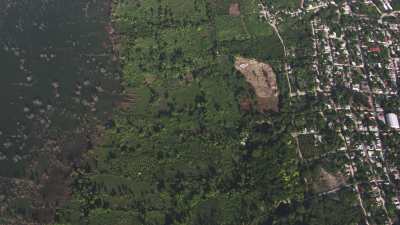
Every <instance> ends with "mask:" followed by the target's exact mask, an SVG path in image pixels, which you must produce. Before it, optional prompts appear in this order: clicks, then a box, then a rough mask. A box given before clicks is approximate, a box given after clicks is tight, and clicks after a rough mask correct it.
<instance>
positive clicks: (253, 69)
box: [235, 57, 279, 112]
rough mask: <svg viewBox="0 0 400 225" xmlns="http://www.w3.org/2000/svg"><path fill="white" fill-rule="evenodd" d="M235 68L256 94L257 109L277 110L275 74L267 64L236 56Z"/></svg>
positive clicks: (277, 93)
mask: <svg viewBox="0 0 400 225" xmlns="http://www.w3.org/2000/svg"><path fill="white" fill-rule="evenodd" d="M235 68H236V69H237V70H238V71H240V72H241V73H242V74H243V75H244V76H245V78H246V80H247V82H249V83H250V85H251V86H252V87H253V89H254V92H255V94H256V96H257V109H258V111H260V112H266V111H275V112H278V111H279V107H278V103H279V98H278V95H279V91H278V86H277V84H276V74H275V72H274V71H273V70H272V67H271V66H270V65H269V64H266V63H262V62H258V61H256V60H254V59H246V58H242V57H236V62H235Z"/></svg>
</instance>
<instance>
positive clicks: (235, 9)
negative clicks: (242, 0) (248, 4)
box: [229, 3, 240, 16]
mask: <svg viewBox="0 0 400 225" xmlns="http://www.w3.org/2000/svg"><path fill="white" fill-rule="evenodd" d="M229 15H231V16H240V5H239V3H232V4H231V5H230V6H229Z"/></svg>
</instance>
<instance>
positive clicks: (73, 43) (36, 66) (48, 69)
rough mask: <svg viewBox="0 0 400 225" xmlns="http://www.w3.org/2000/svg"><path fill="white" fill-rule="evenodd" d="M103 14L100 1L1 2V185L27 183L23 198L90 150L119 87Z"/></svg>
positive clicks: (1, 210) (105, 7) (104, 4)
mask: <svg viewBox="0 0 400 225" xmlns="http://www.w3.org/2000/svg"><path fill="white" fill-rule="evenodd" d="M109 14H110V1H107V0H35V1H33V0H0V75H1V76H0V178H1V180H0V182H1V184H0V187H2V188H4V187H5V186H8V187H9V186H11V189H13V188H14V189H15V190H17V189H18V188H17V186H18V185H20V186H21V182H22V183H24V182H28V183H29V184H30V185H31V186H32V191H31V192H32V193H26V194H25V195H26V198H27V199H29V198H30V197H32V196H34V195H37V194H38V193H33V192H40V190H41V189H42V191H43V189H44V188H49V186H51V185H52V184H53V183H56V182H57V180H52V179H65V177H66V176H68V172H69V171H70V167H71V164H73V163H74V160H75V159H76V158H78V156H79V155H80V153H81V152H82V150H84V149H85V148H90V147H91V146H90V145H92V143H91V138H92V136H93V135H95V134H96V129H95V127H101V126H99V125H102V124H104V122H105V121H106V120H107V118H109V116H110V113H111V109H112V108H113V105H114V104H115V101H116V100H117V98H118V93H119V90H120V86H119V80H118V79H119V68H118V62H117V57H116V55H115V54H114V53H113V48H112V44H111V40H110V32H112V28H111V25H110V23H109ZM54 171H62V172H61V173H60V172H56V174H57V176H56V177H58V176H59V177H58V178H53V177H52V176H51V174H52V173H54ZM60 174H61V175H60ZM17 178H18V180H20V182H16V180H17ZM13 185H14V186H13ZM23 185H25V186H27V184H23ZM23 185H22V186H23ZM28 186H29V185H28ZM36 189H37V191H34V190H36ZM46 190H47V191H49V189H46ZM2 191H4V190H0V194H1V193H2ZM25 191H26V190H25ZM63 192H65V191H61V192H60V193H59V194H65V193H63ZM54 193H56V194H57V192H54ZM12 195H16V194H15V193H8V194H7V196H6V197H4V196H0V203H1V205H0V206H2V207H0V216H1V215H4V214H5V213H7V212H5V211H7V210H8V208H9V207H7V202H10V201H7V198H8V199H9V200H10V199H12ZM30 195H31V196H30ZM38 196H39V197H40V198H42V199H41V200H43V199H45V198H46V196H43V194H42V195H40V194H38ZM32 198H33V197H32ZM35 200H37V199H33V200H32V199H30V201H35ZM46 201H47V200H46ZM49 201H50V200H49ZM38 204H39V203H38ZM39 205H40V204H39ZM48 205H49V204H48ZM50 205H51V204H50ZM38 207H39V206H38ZM39 214H40V213H39ZM32 216H34V215H32Z"/></svg>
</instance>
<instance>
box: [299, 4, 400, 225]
mask: <svg viewBox="0 0 400 225" xmlns="http://www.w3.org/2000/svg"><path fill="white" fill-rule="evenodd" d="M355 2H357V4H360V2H362V4H366V5H368V6H371V5H373V7H376V8H377V10H378V12H379V13H382V16H381V17H380V18H376V19H373V18H369V17H368V16H363V15H358V14H357V13H354V12H352V9H354V7H353V6H352V5H351V4H352V3H355ZM379 2H380V4H376V1H375V2H372V1H370V0H364V1H354V0H353V1H345V2H343V1H341V2H340V3H339V2H338V1H336V2H335V1H323V0H308V1H306V3H307V7H306V10H308V11H314V12H316V11H318V10H320V9H321V8H327V7H333V8H336V9H337V10H336V11H337V12H343V13H344V14H346V16H349V17H351V18H355V19H354V20H353V21H350V22H348V23H347V24H341V27H340V30H339V31H338V30H337V29H338V28H337V27H334V25H332V24H329V22H326V21H323V20H321V19H319V18H318V17H315V18H314V19H313V20H312V21H311V24H310V26H311V28H312V33H313V47H314V55H313V58H314V61H313V65H312V69H313V71H314V72H315V75H314V76H315V83H316V88H315V90H314V91H315V95H320V94H322V95H324V96H326V97H327V99H330V100H328V101H326V102H324V105H325V109H324V110H326V111H327V112H328V111H332V110H334V111H336V113H337V114H339V115H342V116H344V117H346V118H348V119H349V120H350V121H353V125H352V126H351V127H349V126H348V125H347V124H346V125H345V124H342V125H341V126H342V129H340V130H338V132H340V135H341V137H343V140H344V142H345V143H346V144H345V145H344V146H343V147H341V148H340V149H338V150H342V151H345V152H346V155H347V156H348V159H349V163H347V164H346V165H345V168H344V170H345V171H346V172H347V175H348V176H352V177H353V178H355V177H359V176H356V175H357V173H364V175H366V177H368V182H366V180H358V181H357V182H359V183H362V184H363V185H356V187H355V188H354V189H355V191H356V194H357V195H358V196H359V199H360V202H359V203H360V205H361V207H362V208H363V209H365V211H364V212H365V214H366V215H365V216H366V222H367V224H368V220H369V219H370V220H373V218H374V217H377V216H380V217H383V218H385V221H386V224H393V220H392V219H393V218H392V216H393V215H390V213H389V211H390V210H389V207H393V206H394V207H395V208H397V210H399V211H400V186H399V184H400V171H399V168H396V167H395V166H394V164H393V163H392V162H390V161H389V159H387V158H386V155H387V154H386V153H387V152H388V151H395V149H390V148H389V147H387V145H386V144H385V142H384V140H385V137H390V135H392V134H394V133H399V132H400V122H399V108H396V107H393V106H391V107H389V106H388V105H389V104H385V101H389V100H390V99H391V100H393V99H396V100H398V98H399V96H398V88H399V87H398V84H400V80H399V79H400V39H399V38H398V37H400V24H397V23H396V22H394V21H393V20H385V16H391V15H392V13H393V11H392V10H393V7H392V6H391V1H390V0H379ZM343 83H344V85H345V87H346V88H347V89H348V90H351V91H352V93H354V95H357V94H360V95H362V96H365V98H366V104H364V105H363V104H361V105H360V104H359V105H356V104H355V103H354V101H356V100H351V101H349V103H346V104H344V105H342V104H340V103H338V102H335V101H334V100H333V92H334V91H335V89H336V87H337V84H343ZM305 91H307V90H305ZM324 110H322V112H321V113H322V114H323V113H324ZM338 123H341V121H338ZM339 125H340V124H339ZM342 131H350V132H342ZM313 133H317V132H316V131H314V130H313ZM356 133H357V134H358V135H354V134H356ZM315 135H317V134H315ZM355 136H357V137H361V138H359V139H355V138H354V137H355ZM386 190H391V191H390V193H389V192H388V191H386ZM366 193H368V194H366ZM366 196H368V197H366Z"/></svg>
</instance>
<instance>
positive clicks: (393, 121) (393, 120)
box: [386, 113, 400, 129]
mask: <svg viewBox="0 0 400 225" xmlns="http://www.w3.org/2000/svg"><path fill="white" fill-rule="evenodd" d="M386 122H387V123H388V125H389V126H390V127H391V128H394V129H400V125H399V118H398V117H397V115H396V114H394V113H387V114H386Z"/></svg>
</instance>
